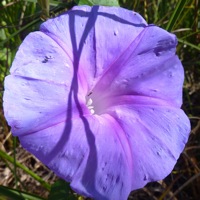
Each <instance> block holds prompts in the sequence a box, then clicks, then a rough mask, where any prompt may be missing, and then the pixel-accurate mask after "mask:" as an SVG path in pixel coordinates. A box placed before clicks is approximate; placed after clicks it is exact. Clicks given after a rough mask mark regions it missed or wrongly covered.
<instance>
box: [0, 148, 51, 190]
mask: <svg viewBox="0 0 200 200" xmlns="http://www.w3.org/2000/svg"><path fill="white" fill-rule="evenodd" d="M0 157H2V158H3V159H5V160H7V161H9V162H11V163H12V164H14V163H15V164H16V166H17V167H19V168H21V169H22V170H24V172H26V173H27V174H29V175H30V176H31V177H33V178H34V179H35V180H36V181H38V182H39V183H40V184H41V185H42V186H43V187H44V188H46V189H47V190H50V189H51V186H50V185H49V184H48V183H46V182H45V181H44V180H43V179H42V178H40V177H39V176H38V175H37V174H35V173H34V172H32V171H31V170H29V169H28V168H27V167H25V166H24V165H22V164H21V163H19V162H17V161H16V162H15V161H14V158H13V157H11V156H9V155H8V154H6V153H5V152H4V151H2V150H0Z"/></svg>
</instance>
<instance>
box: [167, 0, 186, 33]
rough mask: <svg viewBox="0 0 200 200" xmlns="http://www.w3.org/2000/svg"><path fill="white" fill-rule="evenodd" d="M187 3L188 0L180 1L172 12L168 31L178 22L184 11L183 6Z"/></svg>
mask: <svg viewBox="0 0 200 200" xmlns="http://www.w3.org/2000/svg"><path fill="white" fill-rule="evenodd" d="M186 3H187V0H180V1H178V3H177V5H176V8H175V10H174V12H173V13H172V16H171V18H170V19H169V22H168V24H167V27H166V30H167V31H171V30H172V29H173V27H174V25H175V24H176V21H177V20H178V18H179V16H180V14H181V13H182V11H183V8H184V7H185V5H186Z"/></svg>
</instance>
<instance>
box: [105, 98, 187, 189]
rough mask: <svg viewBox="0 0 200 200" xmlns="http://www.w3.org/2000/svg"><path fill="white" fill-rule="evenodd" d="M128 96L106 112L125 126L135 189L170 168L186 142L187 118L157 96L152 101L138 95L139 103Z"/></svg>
mask: <svg viewBox="0 0 200 200" xmlns="http://www.w3.org/2000/svg"><path fill="white" fill-rule="evenodd" d="M129 98H130V99H129V103H127V104H126V105H123V104H121V105H120V106H113V107H110V108H109V110H107V113H110V115H111V116H113V118H114V119H116V122H118V124H119V125H120V127H121V128H122V129H123V130H124V133H125V134H126V138H127V142H128V143H129V145H130V148H131V154H132V160H133V175H132V180H133V184H132V189H133V190H134V189H138V188H141V187H143V186H144V185H145V184H146V183H148V182H151V181H158V180H161V179H163V178H165V177H166V176H167V175H168V174H169V173H170V172H171V171H172V169H173V167H174V165H175V164H176V162H177V159H178V158H179V156H180V153H181V152H182V151H183V148H184V146H185V144H186V142H187V139H188V135H189V132H190V122H189V119H188V118H187V116H186V115H185V113H184V112H183V111H182V110H181V109H177V108H174V107H171V106H167V105H166V104H165V105H164V104H163V105H162V104H161V105H159V104H160V100H158V101H157V102H156V100H154V102H152V104H151V101H150V99H149V98H147V99H146V100H145V98H146V97H140V98H141V99H140V100H139V101H138V103H131V98H132V97H129ZM145 101H146V105H145ZM127 102H128V101H127ZM133 102H134V99H133ZM140 102H142V103H140Z"/></svg>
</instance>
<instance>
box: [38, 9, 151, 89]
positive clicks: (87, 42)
mask: <svg viewBox="0 0 200 200" xmlns="http://www.w3.org/2000/svg"><path fill="white" fill-rule="evenodd" d="M146 25H147V24H146V22H145V20H144V19H143V18H142V17H141V16H140V15H139V14H138V13H135V12H133V11H128V10H125V9H123V8H117V7H112V8H109V7H103V6H101V7H99V6H94V7H89V6H81V7H74V8H73V10H70V11H68V12H67V13H65V14H63V15H61V16H59V17H57V18H54V19H49V20H48V21H47V22H45V23H43V24H42V25H41V31H42V32H44V33H45V34H47V35H49V36H50V37H51V38H53V39H54V40H55V41H56V42H57V43H58V44H59V45H60V46H62V48H63V49H64V50H65V52H66V53H67V54H68V55H69V57H70V58H71V59H72V60H74V61H75V62H74V64H75V68H77V69H78V70H79V73H80V74H81V76H82V77H85V80H87V83H88V85H89V88H88V90H90V89H91V87H92V85H94V84H95V82H96V80H97V79H98V78H100V76H101V75H102V74H103V73H104V72H105V70H107V68H108V67H109V66H110V65H111V64H112V63H113V62H114V61H115V60H116V59H117V58H118V57H119V56H120V55H121V54H122V53H123V52H124V51H125V50H126V49H127V47H128V46H129V44H130V43H131V42H132V41H134V39H135V38H136V37H137V35H138V34H139V33H140V32H141V31H142V30H143V29H144V27H145V26H146ZM108 27H109V28H108ZM108 38H109V41H108ZM94 79H96V80H94Z"/></svg>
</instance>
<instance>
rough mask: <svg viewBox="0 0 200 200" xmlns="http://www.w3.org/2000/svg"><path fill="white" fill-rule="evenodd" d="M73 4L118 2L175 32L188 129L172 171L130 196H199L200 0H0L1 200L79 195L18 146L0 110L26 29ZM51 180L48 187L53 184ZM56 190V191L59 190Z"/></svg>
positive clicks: (192, 199)
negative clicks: (183, 80) (188, 120)
mask: <svg viewBox="0 0 200 200" xmlns="http://www.w3.org/2000/svg"><path fill="white" fill-rule="evenodd" d="M76 4H88V5H93V4H103V5H120V6H122V7H124V8H127V9H130V10H134V11H136V12H139V13H140V14H141V15H142V16H143V17H144V18H145V19H146V21H147V22H148V23H149V24H151V23H153V24H156V25H158V26H160V27H162V28H164V29H166V30H168V31H170V32H172V33H174V34H176V35H177V37H178V41H179V44H178V47H177V54H178V56H179V58H180V59H181V61H182V63H183V66H184V69H185V82H184V88H183V97H184V99H183V102H184V103H183V109H184V111H185V112H186V113H187V115H188V116H189V118H190V120H191V124H192V131H191V134H190V138H189V141H188V144H187V146H186V148H185V150H184V152H183V153H182V155H181V157H180V159H179V160H178V163H177V164H176V166H175V168H174V170H173V171H172V173H171V174H170V175H169V176H168V177H167V178H165V179H164V180H162V181H159V182H155V183H150V184H148V185H147V186H146V187H145V188H143V189H140V190H137V191H133V192H132V193H131V194H130V197H129V199H134V200H143V199H144V200H162V199H166V200H199V199H200V31H199V29H200V1H199V0H168V1H166V0H151V1H150V0H119V1H117V0H111V1H109V0H100V1H97V0H76V1H70V0H63V1H62V0H57V1H56V0H54V1H47V0H43V1H38V3H37V0H27V1H22V0H13V1H12V0H1V1H0V200H5V199H9V200H12V199H13V200H18V199H30V200H31V199H35V200H39V199H50V200H51V199H52V200H53V199H55V200H65V199H69V200H70V199H79V200H80V199H84V198H83V197H80V196H78V195H77V194H75V193H74V192H73V191H72V190H71V189H70V188H69V185H68V184H67V183H65V182H63V181H62V180H58V178H57V177H56V176H55V175H54V174H53V172H51V171H49V170H48V169H47V168H46V167H45V166H44V165H42V164H41V163H40V162H39V161H38V160H37V159H36V158H35V157H33V156H32V155H30V154H29V153H28V152H26V151H25V150H23V148H22V147H21V146H20V144H19V143H18V141H17V138H13V137H12V136H11V133H10V129H9V127H8V126H7V124H6V121H5V119H4V116H3V109H2V96H3V90H4V85H3V82H4V77H5V76H6V75H7V74H8V73H9V68H10V66H11V63H12V61H13V58H14V56H15V53H16V51H17V49H18V47H19V45H20V44H21V42H22V41H23V39H24V38H25V37H26V35H27V34H28V33H30V32H31V31H35V30H38V29H39V26H40V24H41V23H42V22H43V21H45V20H46V19H48V18H49V17H54V16H56V15H58V14H60V13H62V12H63V11H65V10H68V9H70V8H71V7H73V6H74V5H76ZM52 185H53V186H52ZM58 191H59V192H58Z"/></svg>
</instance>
